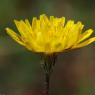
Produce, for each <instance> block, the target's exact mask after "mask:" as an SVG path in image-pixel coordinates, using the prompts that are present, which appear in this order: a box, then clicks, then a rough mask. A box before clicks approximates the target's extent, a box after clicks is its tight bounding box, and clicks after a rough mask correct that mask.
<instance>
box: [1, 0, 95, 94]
mask: <svg viewBox="0 0 95 95" xmlns="http://www.w3.org/2000/svg"><path fill="white" fill-rule="evenodd" d="M43 13H44V14H47V15H48V16H50V15H54V16H57V17H61V16H65V17H66V19H67V20H68V19H74V20H75V21H82V22H83V24H84V25H85V29H87V28H93V29H94V30H95V0H0V95H44V94H43V90H44V73H43V70H42V68H41V65H40V61H41V60H40V56H39V55H37V54H34V53H31V52H29V51H27V50H26V49H25V48H24V47H22V46H20V45H19V44H17V43H16V42H14V41H13V40H12V39H11V38H10V37H9V36H8V35H7V34H6V32H5V27H11V28H13V29H14V30H16V27H15V25H14V22H13V20H14V19H18V20H20V19H25V18H28V19H29V20H30V21H32V17H34V16H37V17H38V16H39V15H40V14H43ZM16 31H17V30H16ZM94 35H95V33H94V34H93V35H92V36H94ZM50 95H95V44H94V43H93V44H91V45H89V46H87V47H84V48H81V49H78V50H74V51H71V52H67V53H62V54H60V55H59V56H58V59H57V62H56V66H55V68H54V72H53V74H52V76H51V80H50Z"/></svg>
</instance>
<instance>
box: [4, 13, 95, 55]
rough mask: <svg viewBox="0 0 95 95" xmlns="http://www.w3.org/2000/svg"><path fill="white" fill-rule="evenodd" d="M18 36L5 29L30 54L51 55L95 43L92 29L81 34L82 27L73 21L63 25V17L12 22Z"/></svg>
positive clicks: (41, 16) (41, 17) (42, 17)
mask: <svg viewBox="0 0 95 95" xmlns="http://www.w3.org/2000/svg"><path fill="white" fill-rule="evenodd" d="M14 22H15V25H16V27H17V29H18V31H19V33H20V34H17V33H15V32H14V31H13V30H12V29H10V28H6V31H7V33H8V34H9V35H10V36H11V37H12V38H13V39H14V40H15V41H16V42H18V43H19V44H21V45H23V46H24V47H26V48H27V49H28V50H30V51H32V52H42V53H45V54H51V53H55V52H64V51H66V50H71V49H76V48H81V47H84V46H86V45H88V44H90V43H92V42H94V41H95V37H91V38H89V37H90V36H91V34H92V33H93V30H92V29H88V30H86V31H85V32H82V29H83V27H84V25H83V24H82V23H81V22H80V21H79V22H77V23H74V21H73V20H69V21H67V23H65V17H61V18H57V17H54V16H50V18H48V17H47V16H46V15H44V14H43V15H40V18H39V19H37V18H36V17H34V18H33V20H32V23H30V22H29V21H28V20H27V19H26V20H25V21H23V20H20V21H17V20H14Z"/></svg>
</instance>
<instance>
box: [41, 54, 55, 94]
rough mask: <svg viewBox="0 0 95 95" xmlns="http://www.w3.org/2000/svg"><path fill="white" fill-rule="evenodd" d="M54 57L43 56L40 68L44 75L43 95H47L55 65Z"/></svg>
mask: <svg viewBox="0 0 95 95" xmlns="http://www.w3.org/2000/svg"><path fill="white" fill-rule="evenodd" d="M55 60H56V55H55V54H53V55H45V56H44V62H43V63H42V67H43V69H44V73H45V95H49V85H50V76H51V73H52V72H53V67H54V65H55Z"/></svg>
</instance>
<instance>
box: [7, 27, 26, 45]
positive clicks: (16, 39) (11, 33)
mask: <svg viewBox="0 0 95 95" xmlns="http://www.w3.org/2000/svg"><path fill="white" fill-rule="evenodd" d="M6 31H7V33H8V35H9V36H11V37H12V38H13V39H14V40H15V41H16V42H18V43H19V44H21V45H25V44H24V43H23V41H22V40H21V37H20V36H19V35H18V34H16V33H15V32H14V31H13V30H12V29H10V28H6Z"/></svg>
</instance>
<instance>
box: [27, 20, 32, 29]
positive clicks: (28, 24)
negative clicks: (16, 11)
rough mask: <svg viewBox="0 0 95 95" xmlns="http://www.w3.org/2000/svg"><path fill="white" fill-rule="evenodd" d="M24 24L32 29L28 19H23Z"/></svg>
mask: <svg viewBox="0 0 95 95" xmlns="http://www.w3.org/2000/svg"><path fill="white" fill-rule="evenodd" d="M25 23H26V25H27V26H28V27H29V28H30V29H32V25H31V24H30V22H29V20H28V19H25Z"/></svg>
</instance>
